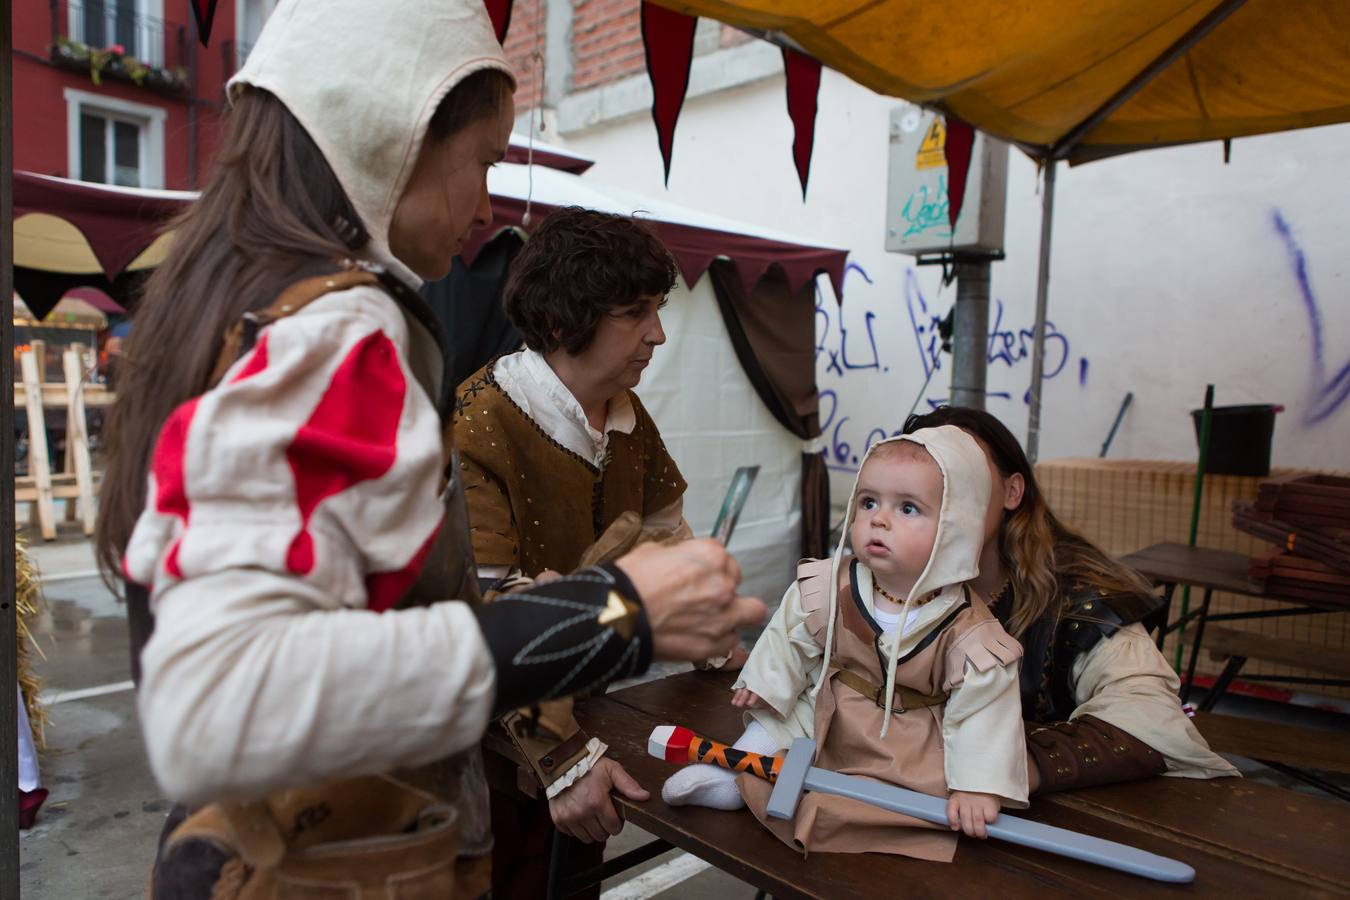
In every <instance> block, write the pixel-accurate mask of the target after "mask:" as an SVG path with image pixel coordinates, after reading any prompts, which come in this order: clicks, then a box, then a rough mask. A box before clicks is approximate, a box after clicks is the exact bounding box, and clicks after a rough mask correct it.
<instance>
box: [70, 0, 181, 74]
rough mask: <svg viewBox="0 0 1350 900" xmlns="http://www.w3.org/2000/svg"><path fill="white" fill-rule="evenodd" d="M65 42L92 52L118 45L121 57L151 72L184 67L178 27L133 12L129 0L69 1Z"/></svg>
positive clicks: (179, 27) (176, 24) (172, 23)
mask: <svg viewBox="0 0 1350 900" xmlns="http://www.w3.org/2000/svg"><path fill="white" fill-rule="evenodd" d="M67 6H68V7H69V12H68V14H67V15H68V20H67V21H68V26H67V27H68V29H69V31H68V33H67V35H66V37H68V38H69V40H71V41H73V42H75V43H78V44H83V45H84V46H86V47H89V48H91V49H94V50H105V49H107V48H109V47H114V46H120V47H121V48H122V51H123V55H125V56H129V57H132V58H133V59H135V60H137V61H138V62H141V63H143V64H144V65H147V66H149V67H151V68H154V69H163V70H169V69H173V68H174V67H176V66H180V65H183V64H184V55H183V46H182V43H183V40H184V38H185V30H184V28H183V26H182V25H179V24H178V23H175V22H168V21H166V20H164V19H159V18H156V17H154V16H145V15H141V14H140V13H137V12H136V8H135V4H134V2H133V0H122V2H120V3H119V2H99V0H70V2H69V3H68V4H67Z"/></svg>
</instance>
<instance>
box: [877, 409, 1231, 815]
mask: <svg viewBox="0 0 1350 900" xmlns="http://www.w3.org/2000/svg"><path fill="white" fill-rule="evenodd" d="M938 425H955V426H957V427H958V428H961V429H962V430H964V431H965V432H967V433H968V434H970V435H971V436H972V437H974V438H975V439H976V440H977V441H978V442H979V444H980V446H981V447H982V448H983V449H984V452H985V455H986V456H987V457H988V460H989V466H990V475H991V477H992V478H993V490H992V492H991V496H990V504H989V511H988V515H987V516H986V520H985V532H984V533H985V543H984V548H983V550H982V552H981V554H980V574H979V576H978V577H977V578H976V579H975V580H974V581H973V582H972V584H971V586H972V588H974V589H975V590H976V591H978V592H979V593H981V594H982V595H984V596H986V597H991V598H993V605H992V607H991V608H992V611H993V613H994V615H995V616H997V617H998V619H999V621H1001V622H1002V623H1003V624H1004V626H1005V627H1006V628H1007V630H1008V632H1009V633H1010V634H1012V636H1013V637H1015V638H1017V639H1018V640H1019V641H1020V642H1021V643H1022V645H1023V647H1024V651H1025V652H1024V656H1023V659H1022V674H1021V686H1022V717H1023V718H1024V719H1025V720H1026V721H1027V752H1028V756H1029V764H1030V765H1029V775H1030V777H1031V786H1032V791H1033V792H1047V791H1057V790H1066V789H1069V788H1078V787H1089V786H1091V785H1097V784H1109V783H1112V782H1116V781H1127V780H1130V779H1133V778H1143V777H1148V776H1150V775H1174V776H1181V777H1188V778H1217V777H1222V776H1226V775H1236V774H1237V770H1236V769H1234V768H1233V767H1232V766H1231V765H1229V764H1228V763H1227V762H1226V761H1224V760H1223V759H1222V758H1221V757H1219V756H1218V755H1216V754H1215V753H1213V752H1212V751H1211V750H1210V749H1209V745H1208V744H1206V743H1205V739H1204V738H1203V737H1201V736H1200V733H1199V732H1198V731H1197V730H1196V729H1195V726H1194V725H1192V724H1191V721H1190V719H1189V718H1187V716H1186V714H1185V712H1184V711H1183V710H1182V708H1181V702H1180V700H1179V699H1178V697H1177V690H1178V688H1179V687H1180V681H1179V680H1178V678H1177V675H1176V673H1175V672H1173V671H1172V668H1171V666H1169V665H1168V664H1167V660H1166V659H1165V658H1164V657H1163V655H1162V653H1161V652H1160V651H1159V650H1158V648H1157V645H1156V644H1155V643H1154V642H1153V639H1152V638H1151V637H1149V635H1148V632H1147V631H1146V630H1145V627H1144V625H1143V624H1142V622H1143V621H1144V620H1145V619H1147V618H1149V617H1150V616H1151V615H1152V614H1153V613H1155V612H1156V611H1157V610H1158V609H1159V607H1160V606H1161V604H1162V601H1161V599H1160V598H1159V597H1158V596H1157V595H1156V594H1155V593H1154V591H1153V589H1152V588H1151V587H1150V585H1149V584H1148V582H1146V581H1145V580H1144V579H1143V578H1142V577H1140V575H1139V574H1138V573H1136V572H1134V571H1133V570H1131V569H1129V568H1128V567H1126V566H1124V565H1122V564H1121V563H1119V562H1117V561H1116V560H1114V559H1112V558H1111V557H1110V556H1108V555H1107V554H1106V553H1104V552H1103V551H1102V550H1101V549H1099V548H1098V547H1096V546H1094V545H1093V544H1092V542H1091V541H1089V540H1088V539H1087V538H1085V537H1083V536H1082V535H1080V534H1078V533H1077V532H1075V531H1074V530H1073V529H1071V528H1069V527H1068V526H1066V525H1065V524H1064V523H1063V522H1061V521H1060V520H1059V519H1058V518H1057V517H1056V516H1055V514H1054V513H1053V512H1052V511H1051V510H1050V507H1049V506H1048V505H1047V504H1046V502H1045V498H1044V496H1043V495H1042V494H1041V491H1040V487H1039V485H1037V483H1036V475H1035V473H1034V471H1033V470H1032V467H1031V463H1030V461H1029V460H1028V459H1027V457H1026V454H1025V453H1024V452H1023V451H1022V448H1021V446H1020V445H1019V444H1018V443H1017V439H1016V438H1015V437H1013V435H1012V432H1010V431H1009V430H1008V429H1007V427H1006V426H1004V424H1003V423H1002V422H1000V421H999V420H998V419H996V418H995V417H994V416H992V415H991V414H989V413H987V412H985V411H983V410H978V409H970V408H966V407H943V408H941V409H937V410H934V411H933V412H931V413H927V414H925V415H916V416H910V417H909V420H908V421H906V422H905V427H904V431H905V432H906V433H909V432H912V431H915V430H917V429H920V428H932V427H936V426H938Z"/></svg>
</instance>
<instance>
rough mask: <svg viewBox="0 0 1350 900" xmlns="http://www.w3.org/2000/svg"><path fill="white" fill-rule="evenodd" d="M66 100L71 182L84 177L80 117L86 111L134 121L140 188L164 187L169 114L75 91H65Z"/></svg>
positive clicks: (154, 108) (67, 149)
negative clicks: (137, 134)
mask: <svg viewBox="0 0 1350 900" xmlns="http://www.w3.org/2000/svg"><path fill="white" fill-rule="evenodd" d="M65 98H66V165H67V166H68V168H67V171H68V172H70V177H71V178H76V179H78V178H80V177H81V176H82V175H83V174H84V173H83V172H81V171H80V113H82V112H85V111H86V110H87V111H88V112H90V113H92V114H94V115H101V116H104V117H109V118H114V119H134V120H135V121H136V123H137V124H138V125H140V126H141V141H140V148H139V150H140V154H139V155H140V163H141V187H145V188H162V187H164V123H165V121H166V120H167V119H168V117H169V113H168V110H166V109H164V108H163V107H160V106H150V105H148V104H145V103H132V102H130V101H129V100H120V99H118V98H117V97H109V96H108V95H106V94H93V93H90V92H89V91H80V90H76V89H75V88H66V89H65Z"/></svg>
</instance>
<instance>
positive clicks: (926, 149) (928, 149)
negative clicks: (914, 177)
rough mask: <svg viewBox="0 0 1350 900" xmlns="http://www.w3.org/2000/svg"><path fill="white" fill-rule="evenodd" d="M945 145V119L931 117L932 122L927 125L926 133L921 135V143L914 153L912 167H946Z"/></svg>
mask: <svg viewBox="0 0 1350 900" xmlns="http://www.w3.org/2000/svg"><path fill="white" fill-rule="evenodd" d="M946 146H947V121H946V120H945V119H943V118H942V117H941V116H938V117H937V118H935V119H933V124H932V125H929V126H928V133H927V134H925V135H924V136H923V143H922V144H920V145H919V150H918V152H917V153H915V154H914V168H916V169H943V168H946V166H947V153H946V150H945V149H944V148H945V147H946Z"/></svg>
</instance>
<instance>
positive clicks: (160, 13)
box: [66, 0, 168, 66]
mask: <svg viewBox="0 0 1350 900" xmlns="http://www.w3.org/2000/svg"><path fill="white" fill-rule="evenodd" d="M84 2H88V0H84ZM84 2H81V3H80V4H79V5H78V6H77V5H75V4H71V3H67V4H66V34H68V35H71V36H72V37H73V36H74V35H77V34H78V35H83V34H84V22H83V21H82V20H81V18H80V17H81V16H83V15H84ZM135 4H136V15H138V16H145V17H147V18H152V19H157V20H158V21H159V22H160V24H161V25H165V24H166V23H165V22H164V0H135ZM165 30H167V27H166V29H165ZM138 39H139V36H138ZM167 39H168V36H167V35H165V34H164V33H163V31H161V32H160V34H159V46H158V47H154V48H152V49H153V50H154V52H153V53H146V52H145V48H142V47H134V48H128V51H129V52H130V53H131V55H132V56H134V57H136V58H137V59H139V60H140V61H141V62H143V63H150V64H153V63H155V62H156V61H158V63H159V64H160V65H161V66H162V65H163V63H164V60H165V59H166V57H165V55H164V42H165V41H166V40H167ZM99 49H102V48H99Z"/></svg>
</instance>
